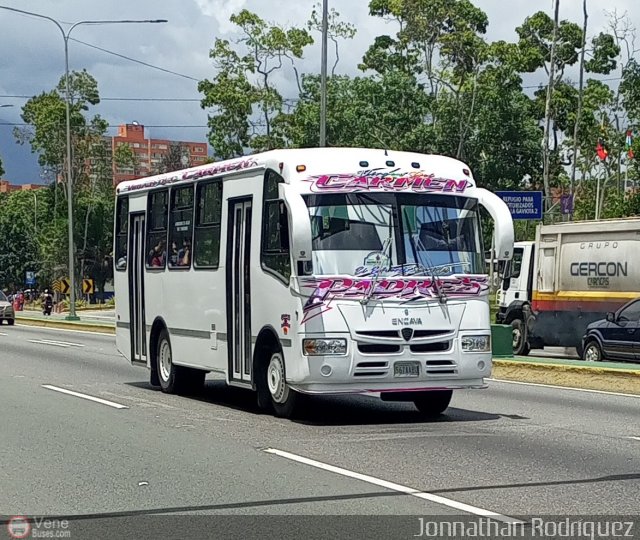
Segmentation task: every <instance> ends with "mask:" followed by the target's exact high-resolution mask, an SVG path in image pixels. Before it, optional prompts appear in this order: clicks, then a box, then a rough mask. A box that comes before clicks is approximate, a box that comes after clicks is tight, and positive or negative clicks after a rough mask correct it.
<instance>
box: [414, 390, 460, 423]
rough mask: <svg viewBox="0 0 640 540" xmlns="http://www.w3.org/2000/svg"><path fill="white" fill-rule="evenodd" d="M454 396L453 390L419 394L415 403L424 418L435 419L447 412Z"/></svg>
mask: <svg viewBox="0 0 640 540" xmlns="http://www.w3.org/2000/svg"><path fill="white" fill-rule="evenodd" d="M452 395H453V390H432V391H427V392H418V395H417V396H416V397H415V398H414V399H413V403H414V405H415V406H416V408H417V409H418V410H419V411H420V413H421V414H422V415H423V416H425V417H427V418H434V417H436V416H439V415H441V414H442V413H443V412H444V411H446V410H447V407H448V406H449V403H451V396H452Z"/></svg>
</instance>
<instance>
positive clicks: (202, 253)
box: [193, 180, 222, 269]
mask: <svg viewBox="0 0 640 540" xmlns="http://www.w3.org/2000/svg"><path fill="white" fill-rule="evenodd" d="M221 223H222V182H221V181H220V180H216V181H214V182H207V183H201V184H199V185H198V188H197V191H196V224H195V235H194V239H193V266H194V267H195V268H209V269H217V268H218V266H219V264H220V232H221Z"/></svg>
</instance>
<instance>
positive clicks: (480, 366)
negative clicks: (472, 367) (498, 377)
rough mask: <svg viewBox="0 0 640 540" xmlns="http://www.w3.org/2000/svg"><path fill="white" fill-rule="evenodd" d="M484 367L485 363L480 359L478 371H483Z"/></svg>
mask: <svg viewBox="0 0 640 540" xmlns="http://www.w3.org/2000/svg"><path fill="white" fill-rule="evenodd" d="M486 367H487V364H485V363H484V360H480V361H479V362H478V370H479V371H484V368H486Z"/></svg>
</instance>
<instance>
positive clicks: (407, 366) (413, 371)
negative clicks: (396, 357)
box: [393, 362, 420, 377]
mask: <svg viewBox="0 0 640 540" xmlns="http://www.w3.org/2000/svg"><path fill="white" fill-rule="evenodd" d="M419 375H420V364H419V363H418V362H396V363H395V364H394V365H393V376H394V377H418V376H419Z"/></svg>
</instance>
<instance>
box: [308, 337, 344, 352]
mask: <svg viewBox="0 0 640 540" xmlns="http://www.w3.org/2000/svg"><path fill="white" fill-rule="evenodd" d="M302 350H303V351H304V354H305V356H340V355H344V354H347V340H346V339H303V340H302Z"/></svg>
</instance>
